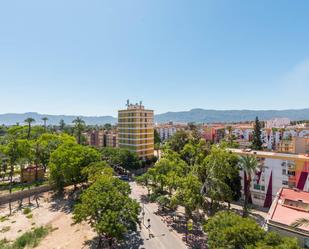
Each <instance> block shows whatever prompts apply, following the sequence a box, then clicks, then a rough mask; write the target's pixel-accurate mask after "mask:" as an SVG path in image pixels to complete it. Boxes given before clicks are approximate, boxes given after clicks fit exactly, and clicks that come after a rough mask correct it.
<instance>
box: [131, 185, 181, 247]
mask: <svg viewBox="0 0 309 249" xmlns="http://www.w3.org/2000/svg"><path fill="white" fill-rule="evenodd" d="M130 186H131V189H132V193H131V196H132V198H134V199H136V200H138V201H139V202H140V203H141V196H142V195H146V194H147V190H146V189H145V188H143V187H141V186H139V185H137V184H136V183H135V182H130ZM141 207H142V214H141V216H140V217H141V230H140V234H141V238H142V240H143V245H141V246H140V247H139V248H145V249H172V248H175V249H185V248H187V246H186V245H185V243H184V242H183V241H182V239H181V235H180V234H177V233H176V232H175V231H174V230H173V229H171V228H169V227H167V225H166V224H165V223H164V222H163V221H162V220H161V216H159V215H156V214H154V212H156V211H157V210H158V205H157V204H156V203H145V204H143V203H141ZM143 213H144V215H143ZM148 220H149V222H148ZM149 225H150V228H149V229H148V226H149Z"/></svg>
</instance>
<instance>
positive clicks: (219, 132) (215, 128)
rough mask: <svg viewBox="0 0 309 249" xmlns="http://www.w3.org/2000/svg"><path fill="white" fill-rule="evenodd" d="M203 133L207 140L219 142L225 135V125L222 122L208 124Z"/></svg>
mask: <svg viewBox="0 0 309 249" xmlns="http://www.w3.org/2000/svg"><path fill="white" fill-rule="evenodd" d="M201 135H202V137H203V138H204V139H205V140H206V141H209V142H213V143H219V142H220V141H221V140H223V139H224V137H225V127H224V125H222V124H218V125H216V124H214V125H207V126H205V127H204V129H203V131H202V133H201Z"/></svg>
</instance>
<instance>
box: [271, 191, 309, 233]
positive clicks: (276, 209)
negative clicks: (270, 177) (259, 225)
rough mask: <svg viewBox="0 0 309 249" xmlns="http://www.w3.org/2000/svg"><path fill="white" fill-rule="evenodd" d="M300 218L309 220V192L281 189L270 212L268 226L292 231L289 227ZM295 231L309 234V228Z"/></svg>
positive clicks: (303, 227) (304, 227)
mask: <svg viewBox="0 0 309 249" xmlns="http://www.w3.org/2000/svg"><path fill="white" fill-rule="evenodd" d="M299 218H307V219H309V192H305V191H300V190H296V189H289V188H281V190H280V191H279V193H278V196H277V197H276V199H275V200H274V202H273V204H272V206H271V208H270V210H269V213H268V218H267V221H268V224H274V225H277V226H282V227H283V228H286V229H288V228H289V229H292V228H291V227H289V226H290V225H291V224H292V223H293V222H295V220H297V219H299ZM295 230H296V231H298V232H305V233H306V234H307V233H308V234H309V227H308V226H301V227H299V228H298V229H295Z"/></svg>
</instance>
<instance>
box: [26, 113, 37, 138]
mask: <svg viewBox="0 0 309 249" xmlns="http://www.w3.org/2000/svg"><path fill="white" fill-rule="evenodd" d="M24 122H25V123H27V124H28V136H27V138H28V140H29V139H30V134H31V124H32V123H34V122H35V119H33V118H27V119H25V121H24Z"/></svg>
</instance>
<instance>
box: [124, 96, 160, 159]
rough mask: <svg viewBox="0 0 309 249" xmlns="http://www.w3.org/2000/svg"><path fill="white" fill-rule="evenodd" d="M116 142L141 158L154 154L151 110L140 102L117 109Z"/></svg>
mask: <svg viewBox="0 0 309 249" xmlns="http://www.w3.org/2000/svg"><path fill="white" fill-rule="evenodd" d="M118 143H119V147H120V148H124V149H128V150H130V151H134V152H136V153H137V154H138V155H139V156H140V157H141V158H150V157H153V155H154V124H153V110H147V109H145V108H144V106H143V105H142V103H141V102H140V103H139V104H130V103H129V101H128V102H127V109H124V110H119V111H118Z"/></svg>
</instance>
